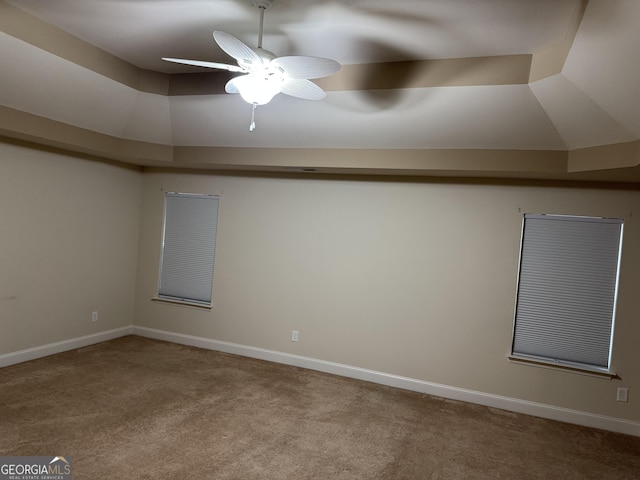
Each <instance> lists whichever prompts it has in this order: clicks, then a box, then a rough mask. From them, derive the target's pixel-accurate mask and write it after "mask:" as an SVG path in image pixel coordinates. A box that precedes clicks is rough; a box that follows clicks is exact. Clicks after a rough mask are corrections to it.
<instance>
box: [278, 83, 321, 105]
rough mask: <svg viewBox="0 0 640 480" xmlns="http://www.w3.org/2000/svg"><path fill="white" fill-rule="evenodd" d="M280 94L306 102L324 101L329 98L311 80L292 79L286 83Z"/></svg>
mask: <svg viewBox="0 0 640 480" xmlns="http://www.w3.org/2000/svg"><path fill="white" fill-rule="evenodd" d="M280 93H284V94H286V95H291V96H292V97H297V98H303V99H305V100H322V99H323V98H324V97H326V96H327V94H326V93H324V90H322V89H321V88H320V87H319V86H318V85H316V84H315V83H313V82H310V81H309V80H304V79H296V78H290V79H287V80H285V81H284V83H283V84H282V88H280Z"/></svg>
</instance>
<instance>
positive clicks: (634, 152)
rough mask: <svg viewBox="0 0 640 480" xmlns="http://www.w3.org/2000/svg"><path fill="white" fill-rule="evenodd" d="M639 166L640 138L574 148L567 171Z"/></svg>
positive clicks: (570, 154) (570, 153)
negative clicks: (631, 140)
mask: <svg viewBox="0 0 640 480" xmlns="http://www.w3.org/2000/svg"><path fill="white" fill-rule="evenodd" d="M637 166H640V140H636V141H633V142H624V143H615V144H611V145H598V146H595V147H589V148H580V149H576V150H572V151H570V152H569V159H568V162H567V171H568V172H569V173H574V172H589V171H596V170H611V169H618V168H633V167H637Z"/></svg>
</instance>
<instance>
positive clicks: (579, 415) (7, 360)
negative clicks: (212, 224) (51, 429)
mask: <svg viewBox="0 0 640 480" xmlns="http://www.w3.org/2000/svg"><path fill="white" fill-rule="evenodd" d="M132 334H133V335H139V336H141V337H148V338H154V339H157V340H165V341H168V342H173V343H178V344H181V345H190V346H193V347H199V348H204V349H207V350H216V351H220V352H225V353H232V354H236V355H242V356H245V357H251V358H257V359H260V360H267V361H270V362H276V363H282V364H285V365H292V366H296V367H302V368H308V369H310V370H317V371H320V372H325V373H331V374H334V375H340V376H343V377H348V378H354V379H357V380H364V381H367V382H373V383H378V384H381V385H387V386H390V387H395V388H402V389H405V390H411V391H414V392H420V393H426V394H429V395H435V396H438V397H443V398H449V399H452V400H460V401H463V402H469V403H475V404H478V405H484V406H487V407H492V408H499V409H502V410H508V411H512V412H517V413H524V414H527V415H533V416H536V417H541V418H547V419H550V420H558V421H561V422H567V423H573V424H576V425H583V426H585V427H591V428H599V429H602V430H608V431H611V432H617V433H625V434H627V435H634V436H636V437H640V422H633V421H630V420H623V419H619V418H615V417H607V416H604V415H596V414H593V413H588V412H581V411H579V410H571V409H568V408H561V407H555V406H553V405H545V404H542V403H535V402H528V401H526V400H520V399H517V398H510V397H503V396H500V395H492V394H488V393H483V392H478V391H475V390H467V389H464V388H457V387H452V386H449V385H442V384H438V383H432V382H426V381H424V380H417V379H414V378H408V377H402V376H399V375H393V374H389V373H384V372H378V371H375V370H368V369H365V368H359V367H353V366H351V365H344V364H341V363H335V362H328V361H325V360H320V359H317V358H309V357H303V356H300V355H293V354H290V353H283V352H278V351H274V350H266V349H262V348H256V347H250V346H247V345H240V344H236V343H229V342H222V341H219V340H211V339H208V338H202V337H195V336H192V335H184V334H181V333H174V332H168V331H165V330H157V329H153V328H147V327H137V326H133V325H130V326H127V327H122V328H117V329H114V330H108V331H106V332H99V333H95V334H92V335H86V336H83V337H78V338H73V339H70V340H64V341H61V342H55V343H50V344H47V345H42V346H39V347H34V348H28V349H26V350H20V351H18V352H12V353H7V354H4V355H0V368H1V367H7V366H9V365H13V364H16V363H21V362H26V361H29V360H35V359H37V358H41V357H46V356H48V355H53V354H56V353H61V352H66V351H68V350H73V349H76V348H82V347H86V346H89V345H93V344H96V343H100V342H105V341H107V340H112V339H114V338H118V337H123V336H126V335H132Z"/></svg>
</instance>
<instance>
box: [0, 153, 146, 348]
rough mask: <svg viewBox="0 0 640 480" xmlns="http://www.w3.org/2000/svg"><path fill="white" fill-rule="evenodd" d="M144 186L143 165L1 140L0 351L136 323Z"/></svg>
mask: <svg viewBox="0 0 640 480" xmlns="http://www.w3.org/2000/svg"><path fill="white" fill-rule="evenodd" d="M141 187H142V174H141V173H140V172H139V171H134V170H131V169H124V168H121V167H116V166H112V165H108V164H105V163H99V162H94V161H87V160H82V159H75V158H71V157H68V156H64V155H60V154H56V153H50V152H45V151H39V150H32V149H28V148H25V147H22V146H18V145H13V144H4V143H0V332H1V334H0V354H4V353H8V352H15V351H19V350H24V349H27V348H31V347H36V346H41V345H47V344H50V343H54V342H59V341H63V340H68V339H72V338H77V337H81V336H84V335H90V334H94V333H97V332H102V331H108V330H111V329H114V328H118V327H122V326H127V325H131V324H132V323H133V311H134V308H133V306H134V292H135V274H136V261H137V243H138V228H139V219H140V199H141ZM93 311H98V312H99V320H98V321H97V322H95V323H92V322H91V313H92V312H93Z"/></svg>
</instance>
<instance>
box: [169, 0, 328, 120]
mask: <svg viewBox="0 0 640 480" xmlns="http://www.w3.org/2000/svg"><path fill="white" fill-rule="evenodd" d="M273 1H274V0H253V1H252V5H253V6H254V7H258V8H259V10H260V30H259V33H258V47H257V48H251V47H249V46H247V45H246V44H244V43H243V42H241V41H240V40H238V39H237V38H235V37H234V36H232V35H229V34H228V33H225V32H221V31H214V32H213V38H214V40H215V41H216V43H217V44H218V45H219V46H220V48H221V49H222V50H223V51H224V52H225V53H227V54H228V55H229V56H231V57H233V58H234V59H235V60H236V61H237V62H238V65H229V64H226V63H216V62H205V61H201V60H187V59H183V58H163V60H166V61H168V62H174V63H182V64H185V65H195V66H198V67H206V68H216V69H220V70H228V71H230V72H238V73H242V74H243V75H239V76H237V77H234V78H232V79H231V80H229V81H228V82H227V84H226V85H225V91H226V92H227V93H239V94H240V96H241V97H242V98H243V99H244V100H245V101H246V102H247V103H250V104H251V105H252V110H251V123H250V124H249V131H251V132H252V131H254V130H255V126H256V124H255V110H256V107H257V106H258V105H265V104H267V103H269V102H270V101H271V99H272V98H273V97H275V96H276V95H277V94H278V93H284V94H285V95H290V96H292V97H297V98H302V99H305V100H321V99H323V98H324V97H325V96H326V94H325V92H324V90H322V88H320V87H319V86H318V85H316V84H315V83H313V82H311V81H309V79H312V78H320V77H326V76H329V75H332V74H334V73H336V72H337V71H339V70H340V64H339V63H338V62H336V61H335V60H331V59H329V58H323V57H310V56H304V55H291V56H285V57H277V56H276V55H275V54H274V53H272V52H270V51H268V50H265V49H263V48H262V30H263V25H264V12H265V10H266V9H267V8H269V7H270V6H271V5H272V4H273Z"/></svg>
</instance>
